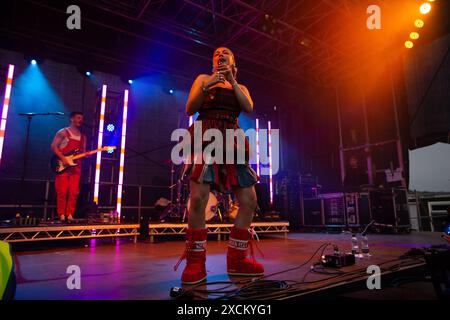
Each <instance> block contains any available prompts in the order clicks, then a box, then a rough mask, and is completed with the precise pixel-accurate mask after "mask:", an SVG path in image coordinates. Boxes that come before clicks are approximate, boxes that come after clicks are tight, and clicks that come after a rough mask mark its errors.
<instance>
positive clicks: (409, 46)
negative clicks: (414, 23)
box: [405, 40, 414, 49]
mask: <svg viewBox="0 0 450 320" xmlns="http://www.w3.org/2000/svg"><path fill="white" fill-rule="evenodd" d="M405 47H406V48H408V49H411V48H412V47H414V43H412V41H409V40H408V41H405Z"/></svg>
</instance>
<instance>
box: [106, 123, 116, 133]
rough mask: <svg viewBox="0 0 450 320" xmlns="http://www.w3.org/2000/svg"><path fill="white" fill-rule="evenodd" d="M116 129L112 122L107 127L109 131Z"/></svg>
mask: <svg viewBox="0 0 450 320" xmlns="http://www.w3.org/2000/svg"><path fill="white" fill-rule="evenodd" d="M115 129H116V127H115V126H114V125H113V124H112V123H110V124H108V126H107V127H106V130H108V131H109V132H113V131H114V130H115Z"/></svg>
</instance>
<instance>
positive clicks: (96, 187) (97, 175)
mask: <svg viewBox="0 0 450 320" xmlns="http://www.w3.org/2000/svg"><path fill="white" fill-rule="evenodd" d="M107 89H108V87H107V86H106V85H103V88H102V102H101V105H100V121H99V125H98V142H97V148H98V149H101V148H102V145H103V127H104V125H105V109H106V91H107ZM101 165H102V153H101V152H98V153H97V161H96V162H95V180H94V202H95V203H96V204H98V191H99V187H100V168H101Z"/></svg>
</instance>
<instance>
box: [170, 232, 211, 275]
mask: <svg viewBox="0 0 450 320" xmlns="http://www.w3.org/2000/svg"><path fill="white" fill-rule="evenodd" d="M206 236H207V230H206V229H187V230H186V249H185V251H184V253H183V255H182V256H181V258H180V260H179V261H178V263H177V264H176V265H175V267H174V270H175V271H176V270H177V269H178V266H179V265H180V263H181V262H182V261H183V260H184V259H186V267H185V268H184V270H183V273H182V275H181V282H182V283H183V284H196V283H199V282H201V281H203V280H205V279H206V266H205V262H206V248H205V246H206Z"/></svg>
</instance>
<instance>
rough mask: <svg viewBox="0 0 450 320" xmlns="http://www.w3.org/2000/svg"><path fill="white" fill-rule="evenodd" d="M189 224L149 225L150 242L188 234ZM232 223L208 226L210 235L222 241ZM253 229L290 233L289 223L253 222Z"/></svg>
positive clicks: (263, 231)
mask: <svg viewBox="0 0 450 320" xmlns="http://www.w3.org/2000/svg"><path fill="white" fill-rule="evenodd" d="M187 226H188V225H187V223H157V224H149V226H148V228H149V235H150V240H151V242H153V241H154V240H155V239H154V238H155V236H168V235H184V234H185V233H186V228H187ZM232 227H233V224H232V223H213V224H206V229H208V234H216V235H217V237H218V240H221V237H222V235H226V234H229V233H230V231H231V228H232ZM251 228H252V229H253V230H255V232H257V233H284V235H285V237H286V236H287V233H288V232H289V222H284V221H277V222H253V223H252V225H251Z"/></svg>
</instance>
